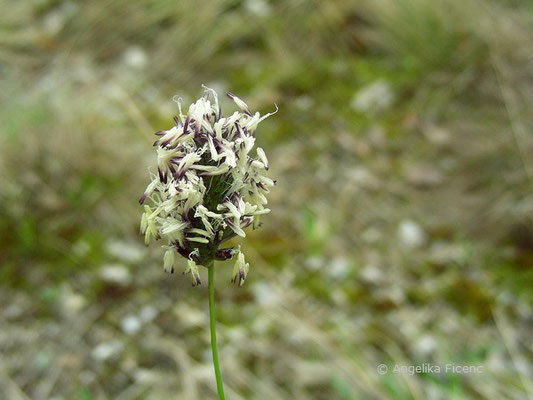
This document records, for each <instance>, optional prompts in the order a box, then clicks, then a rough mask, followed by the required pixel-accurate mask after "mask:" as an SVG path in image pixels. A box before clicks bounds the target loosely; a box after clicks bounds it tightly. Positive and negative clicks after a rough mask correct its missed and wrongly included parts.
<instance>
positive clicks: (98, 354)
mask: <svg viewBox="0 0 533 400" xmlns="http://www.w3.org/2000/svg"><path fill="white" fill-rule="evenodd" d="M123 348H124V345H123V344H122V343H121V342H120V341H118V340H111V341H109V342H104V343H100V344H99V345H97V346H96V347H95V348H94V349H93V351H92V352H91V355H92V357H93V358H94V359H95V360H98V361H105V360H108V359H109V358H111V357H114V356H117V355H118V354H120V352H122V350H123Z"/></svg>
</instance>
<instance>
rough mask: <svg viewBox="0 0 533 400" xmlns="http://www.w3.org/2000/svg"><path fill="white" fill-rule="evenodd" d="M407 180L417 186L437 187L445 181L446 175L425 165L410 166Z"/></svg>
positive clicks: (407, 171)
mask: <svg viewBox="0 0 533 400" xmlns="http://www.w3.org/2000/svg"><path fill="white" fill-rule="evenodd" d="M405 178H406V179H407V181H408V182H409V183H411V184H413V185H415V186H420V187H427V186H436V185H439V184H441V183H442V182H443V181H444V175H443V174H442V172H440V171H439V170H438V169H437V168H435V167H433V166H431V165H429V164H425V165H410V166H408V167H407V168H406V171H405Z"/></svg>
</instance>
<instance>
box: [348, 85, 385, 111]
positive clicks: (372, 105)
mask: <svg viewBox="0 0 533 400" xmlns="http://www.w3.org/2000/svg"><path fill="white" fill-rule="evenodd" d="M392 101H393V95H392V91H391V89H390V86H389V84H388V83H387V82H385V81H381V80H380V81H377V82H373V83H371V84H369V85H367V86H364V87H363V88H361V89H360V90H359V91H358V92H357V93H356V94H355V95H354V96H353V98H352V100H351V102H350V106H351V107H352V108H353V109H354V110H356V111H359V112H362V113H366V114H376V113H379V112H382V111H385V110H386V109H388V108H389V107H390V106H391V104H392Z"/></svg>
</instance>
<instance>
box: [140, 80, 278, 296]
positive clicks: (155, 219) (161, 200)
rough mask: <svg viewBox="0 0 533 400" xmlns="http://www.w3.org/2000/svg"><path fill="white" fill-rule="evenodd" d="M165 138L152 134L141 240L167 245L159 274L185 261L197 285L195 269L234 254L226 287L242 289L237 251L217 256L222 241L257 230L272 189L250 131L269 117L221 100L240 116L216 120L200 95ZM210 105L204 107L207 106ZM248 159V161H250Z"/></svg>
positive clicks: (213, 105)
mask: <svg viewBox="0 0 533 400" xmlns="http://www.w3.org/2000/svg"><path fill="white" fill-rule="evenodd" d="M205 89H206V90H205V94H204V96H203V97H202V98H200V99H199V100H197V101H196V102H195V103H193V104H191V106H190V107H189V110H188V112H187V115H183V113H182V109H181V103H180V102H179V101H178V107H179V118H177V117H175V118H174V121H175V125H174V126H173V127H172V128H171V129H169V130H168V131H160V132H156V135H157V136H158V139H157V140H156V141H155V143H154V146H155V147H156V151H157V174H155V173H152V174H151V179H152V181H151V182H150V184H149V185H148V187H147V188H146V190H145V192H144V194H143V196H142V197H141V199H140V200H139V203H141V204H144V203H145V202H147V200H149V201H148V202H147V203H150V205H149V204H145V205H144V213H143V215H142V219H141V232H142V233H143V234H144V236H145V242H146V243H147V244H148V243H149V242H150V239H151V238H155V239H164V240H165V242H167V243H168V244H167V245H165V246H163V247H164V248H165V249H166V253H165V256H164V269H165V271H167V272H173V271H174V266H175V264H176V263H177V259H178V257H177V255H178V254H179V255H181V256H183V257H185V258H187V259H188V262H187V270H186V271H185V272H186V273H190V274H191V276H192V281H193V285H195V286H196V285H198V284H200V276H199V273H198V268H197V265H203V266H206V267H210V266H211V265H212V262H213V260H226V259H229V258H232V257H233V256H234V255H235V254H237V253H239V255H238V257H237V264H236V266H235V271H234V276H233V279H232V281H234V282H236V283H238V284H239V285H242V284H243V282H244V279H245V278H246V275H247V273H248V268H249V266H248V264H247V263H245V261H244V255H243V254H242V253H240V250H233V249H219V247H220V245H221V244H222V243H224V242H225V241H227V240H229V239H231V238H233V237H235V236H237V235H238V236H241V237H245V236H246V234H245V232H244V229H245V228H246V227H248V226H250V225H252V226H253V227H254V228H256V227H258V226H259V223H260V222H259V219H260V216H261V215H263V214H267V213H268V212H270V210H269V209H268V208H265V206H266V204H267V198H266V195H267V194H268V193H269V188H270V187H272V186H273V185H274V184H275V182H274V181H273V180H272V179H270V178H268V177H267V176H266V172H267V170H268V167H269V166H268V160H267V157H266V155H265V152H264V151H263V149H261V148H260V147H258V148H257V149H256V150H255V151H253V150H254V144H255V131H256V128H257V125H258V124H259V123H260V122H261V121H262V120H264V119H265V118H267V117H269V116H270V115H272V114H273V113H269V114H266V115H264V116H261V115H260V114H259V113H255V114H252V113H251V112H250V110H249V109H248V106H247V105H246V103H244V102H243V101H242V100H241V99H239V98H238V97H236V96H235V95H233V94H231V93H228V97H230V98H231V99H232V100H233V101H234V102H235V104H236V105H237V106H238V107H239V108H240V109H241V111H242V112H238V111H236V112H234V113H233V114H232V115H231V116H229V117H223V116H222V111H221V109H220V106H219V104H218V97H217V94H216V92H215V91H214V90H212V89H209V88H205ZM210 97H211V100H212V101H211V100H210ZM254 153H255V154H254Z"/></svg>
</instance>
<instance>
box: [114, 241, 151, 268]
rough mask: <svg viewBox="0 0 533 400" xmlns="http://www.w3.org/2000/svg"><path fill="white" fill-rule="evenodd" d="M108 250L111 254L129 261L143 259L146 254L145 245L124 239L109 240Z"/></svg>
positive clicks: (134, 261) (133, 261)
mask: <svg viewBox="0 0 533 400" xmlns="http://www.w3.org/2000/svg"><path fill="white" fill-rule="evenodd" d="M106 251H107V253H108V254H109V255H112V256H113V257H116V258H117V259H119V260H121V261H124V262H129V263H136V262H139V261H142V259H143V258H144V257H145V255H146V249H145V247H142V246H140V245H138V244H135V243H130V242H126V241H123V240H109V241H108V242H107V244H106Z"/></svg>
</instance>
